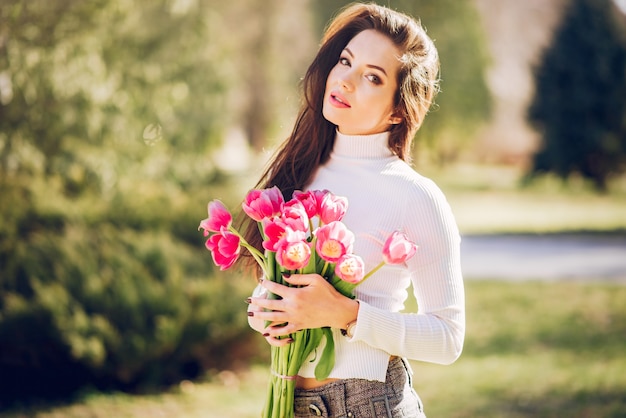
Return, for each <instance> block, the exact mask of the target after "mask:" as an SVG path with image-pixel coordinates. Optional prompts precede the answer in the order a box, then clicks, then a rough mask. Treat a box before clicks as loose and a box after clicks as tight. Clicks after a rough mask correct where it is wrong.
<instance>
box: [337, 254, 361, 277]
mask: <svg viewBox="0 0 626 418" xmlns="http://www.w3.org/2000/svg"><path fill="white" fill-rule="evenodd" d="M364 268H365V264H364V263H363V259H362V258H361V257H359V256H358V255H355V254H346V255H344V256H343V257H341V258H340V259H339V261H337V265H336V266H335V274H336V275H337V277H339V278H340V279H341V280H343V281H346V282H348V283H352V284H357V283H359V282H360V281H361V280H363V277H364V276H365V272H364Z"/></svg>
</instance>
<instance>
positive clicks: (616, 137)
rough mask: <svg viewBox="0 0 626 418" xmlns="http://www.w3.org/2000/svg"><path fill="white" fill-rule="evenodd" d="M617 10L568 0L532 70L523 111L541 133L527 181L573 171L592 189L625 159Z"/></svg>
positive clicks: (603, 2) (624, 63)
mask: <svg viewBox="0 0 626 418" xmlns="http://www.w3.org/2000/svg"><path fill="white" fill-rule="evenodd" d="M624 29H625V23H624V15H623V14H621V13H620V12H618V10H617V8H616V7H615V5H614V4H613V2H612V1H610V0H572V1H571V3H570V4H569V7H568V8H567V9H566V11H565V14H564V17H563V20H562V23H561V24H560V26H559V27H558V29H557V30H556V32H555V35H554V40H553V42H552V44H551V45H550V46H549V47H548V48H547V49H546V51H545V52H544V54H543V58H542V60H541V62H540V65H539V66H538V67H537V68H536V70H535V80H536V92H535V95H534V98H533V100H532V103H531V105H530V108H529V111H528V115H529V119H530V121H531V123H533V124H534V126H535V127H536V128H537V129H538V130H539V131H540V133H541V134H542V136H543V142H542V146H541V148H540V149H539V150H538V152H537V153H536V154H535V155H534V158H533V165H532V167H531V169H530V172H529V178H532V177H535V176H536V175H538V174H540V173H546V172H552V173H555V174H556V175H558V176H559V177H561V178H562V179H564V180H566V179H567V178H568V177H569V176H570V175H571V174H573V173H577V174H579V175H581V176H583V177H584V178H587V179H590V180H591V181H592V182H593V183H594V185H595V187H596V188H597V189H598V190H601V191H604V190H606V188H607V180H608V179H609V178H611V177H612V176H614V175H617V174H618V173H620V172H622V171H623V170H624V168H625V163H626V38H625V33H624Z"/></svg>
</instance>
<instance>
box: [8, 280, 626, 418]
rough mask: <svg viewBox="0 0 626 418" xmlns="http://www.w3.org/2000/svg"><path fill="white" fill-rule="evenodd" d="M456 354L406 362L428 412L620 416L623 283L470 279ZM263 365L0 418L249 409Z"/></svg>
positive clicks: (262, 386) (625, 327)
mask: <svg viewBox="0 0 626 418" xmlns="http://www.w3.org/2000/svg"><path fill="white" fill-rule="evenodd" d="M466 289H467V338H466V344H465V349H464V353H463V355H462V356H461V358H460V359H459V360H458V361H457V362H456V363H455V364H453V365H451V366H440V365H435V364H427V363H421V362H413V363H412V365H413V370H414V387H415V389H416V390H417V392H418V393H419V394H420V396H421V398H422V400H423V401H424V404H425V407H426V412H427V414H428V416H429V417H434V418H474V417H481V418H491V417H493V418H496V417H507V418H508V417H511V418H520V417H550V418H557V417H559V418H560V417H565V416H566V417H573V418H584V417H594V418H608V417H621V416H626V357H624V348H625V347H626V286H620V285H612V284H593V283H588V284H584V283H565V282H563V283H541V282H523V283H517V282H516V283H506V282H487V281H469V282H467V285H466ZM266 384H267V367H266V366H265V365H263V366H253V367H251V368H250V369H248V370H246V371H242V372H238V373H233V372H221V373H217V372H216V373H209V374H207V376H206V377H205V378H204V379H202V380H200V381H197V382H193V383H192V382H183V383H181V384H180V385H178V386H176V387H173V388H171V389H170V390H169V391H166V392H164V393H161V394H154V395H136V396H131V395H127V394H119V393H115V394H97V393H95V394H89V395H86V396H84V397H83V398H82V400H81V401H79V402H75V403H73V404H71V405H67V406H56V407H46V408H41V407H40V408H32V407H31V408H26V409H24V410H22V411H19V412H18V411H14V412H13V413H9V414H7V415H4V416H5V417H7V418H18V417H20V418H21V417H35V418H61V417H63V418H79V417H80V418H83V417H91V418H105V417H107V418H109V417H121V418H148V417H163V418H199V417H203V418H204V417H216V418H217V417H220V418H223V417H226V418H230V417H235V418H248V417H250V418H252V417H258V416H259V415H260V411H261V408H262V406H263V402H264V396H265V390H266Z"/></svg>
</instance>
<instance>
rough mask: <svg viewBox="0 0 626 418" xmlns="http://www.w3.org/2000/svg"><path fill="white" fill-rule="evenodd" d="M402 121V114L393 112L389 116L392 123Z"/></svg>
mask: <svg viewBox="0 0 626 418" xmlns="http://www.w3.org/2000/svg"><path fill="white" fill-rule="evenodd" d="M401 122H402V118H401V117H400V116H396V114H393V115H391V116H390V117H389V124H390V125H398V124H400V123H401Z"/></svg>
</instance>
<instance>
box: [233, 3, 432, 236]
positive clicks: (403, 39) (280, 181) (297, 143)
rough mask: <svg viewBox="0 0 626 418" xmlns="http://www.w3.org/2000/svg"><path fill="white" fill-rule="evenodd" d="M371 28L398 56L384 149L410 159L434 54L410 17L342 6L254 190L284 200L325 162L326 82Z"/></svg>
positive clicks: (331, 135)
mask: <svg viewBox="0 0 626 418" xmlns="http://www.w3.org/2000/svg"><path fill="white" fill-rule="evenodd" d="M367 29H373V30H376V31H378V32H380V33H381V34H383V35H385V36H387V37H389V39H390V40H391V41H392V42H393V43H394V44H395V45H396V47H397V48H398V50H399V51H400V52H401V54H402V55H401V56H400V57H399V59H400V62H401V65H400V69H399V72H398V74H397V79H398V91H397V92H396V95H395V98H394V106H395V114H397V115H398V116H399V117H400V118H401V119H402V121H401V122H400V123H399V124H396V125H390V135H389V144H388V145H389V148H390V149H391V150H392V151H393V152H394V153H395V154H396V155H397V156H398V157H399V158H401V159H403V160H405V161H410V159H411V152H410V149H411V144H412V141H413V137H414V136H415V133H416V132H417V130H418V129H419V127H420V126H421V124H422V122H423V120H424V117H425V116H426V113H427V112H428V109H429V108H430V105H431V103H432V101H433V99H434V96H435V94H436V93H437V91H438V72H439V55H438V53H437V49H436V48H435V46H434V44H433V42H432V40H431V39H430V38H429V37H428V35H426V31H425V30H424V29H423V28H422V26H421V25H420V23H419V22H418V21H416V20H414V19H413V18H411V17H409V16H407V15H405V14H402V13H399V12H396V11H394V10H391V9H389V8H387V7H384V6H379V5H375V4H361V3H356V4H352V5H349V6H347V7H346V8H344V9H343V10H341V11H340V13H339V14H338V15H337V16H336V17H335V18H334V19H333V20H332V21H331V22H330V24H329V26H328V27H327V29H326V31H325V33H324V36H323V38H322V41H321V45H320V48H319V51H318V53H317V55H316V56H315V59H314V60H313V62H312V63H311V65H310V66H309V68H308V70H307V72H306V75H305V76H304V79H303V81H302V90H303V99H304V100H303V103H302V106H301V108H300V111H299V113H298V116H297V119H296V122H295V125H294V128H293V131H292V132H291V135H290V136H289V137H288V138H287V139H286V140H285V141H284V142H283V144H282V145H281V146H280V148H279V149H278V150H277V152H276V154H275V155H274V157H273V159H272V160H271V162H270V164H269V165H268V168H267V169H266V171H265V172H264V173H263V175H262V176H261V178H260V180H259V182H258V184H257V186H256V187H257V188H268V187H273V186H278V188H279V189H280V190H281V191H282V192H283V195H284V196H285V199H291V196H292V193H293V192H294V190H302V189H304V188H305V187H306V186H307V185H308V184H309V183H310V182H311V180H312V178H313V176H314V175H315V171H316V169H317V167H318V166H320V165H322V164H324V163H325V162H326V161H328V158H329V156H330V152H331V151H332V149H333V145H334V141H335V130H336V126H335V125H334V124H332V123H331V122H329V121H327V120H326V119H325V118H324V116H323V115H322V105H323V100H324V92H325V89H326V79H327V78H328V74H329V73H330V71H331V69H332V68H333V67H334V66H335V65H336V64H337V61H338V60H339V56H340V54H341V52H342V51H343V49H344V48H345V47H346V45H347V44H348V43H349V42H350V40H351V39H352V38H354V37H355V36H356V35H357V34H359V33H360V32H362V31H364V30H367ZM240 221H241V222H243V223H247V225H246V228H245V231H246V232H245V234H244V236H245V238H246V239H247V240H248V242H249V243H250V244H252V245H254V246H255V247H257V248H262V247H261V237H260V235H259V231H258V228H257V225H256V223H254V222H246V220H245V219H242V217H240Z"/></svg>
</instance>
